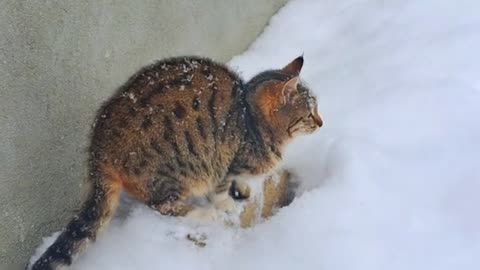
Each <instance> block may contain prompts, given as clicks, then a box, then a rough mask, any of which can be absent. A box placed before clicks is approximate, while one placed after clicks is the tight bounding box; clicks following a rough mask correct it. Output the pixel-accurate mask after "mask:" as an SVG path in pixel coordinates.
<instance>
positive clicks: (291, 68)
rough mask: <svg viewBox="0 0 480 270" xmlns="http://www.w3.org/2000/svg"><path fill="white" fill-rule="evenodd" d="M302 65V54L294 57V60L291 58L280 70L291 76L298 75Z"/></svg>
mask: <svg viewBox="0 0 480 270" xmlns="http://www.w3.org/2000/svg"><path fill="white" fill-rule="evenodd" d="M302 66H303V55H302V56H299V57H297V58H295V60H293V61H292V62H290V63H289V64H288V65H286V66H285V67H283V68H282V71H283V72H285V73H287V74H289V75H292V76H298V75H300V71H301V70H302Z"/></svg>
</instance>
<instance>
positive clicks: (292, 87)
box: [282, 76, 299, 105]
mask: <svg viewBox="0 0 480 270" xmlns="http://www.w3.org/2000/svg"><path fill="white" fill-rule="evenodd" d="M298 81H299V78H298V76H297V77H293V78H291V79H290V80H288V81H287V82H285V84H284V85H283V88H282V104H283V105H285V104H287V102H288V101H289V100H290V97H291V96H292V94H294V93H296V92H297V91H298V89H297V86H298Z"/></svg>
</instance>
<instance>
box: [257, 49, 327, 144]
mask: <svg viewBox="0 0 480 270" xmlns="http://www.w3.org/2000/svg"><path fill="white" fill-rule="evenodd" d="M302 66H303V56H300V57H297V58H296V59H294V60H293V61H292V62H290V63H289V64H288V65H286V66H285V67H283V68H282V69H278V70H269V71H265V72H262V73H260V74H258V75H257V76H255V77H254V78H252V80H250V82H249V86H250V89H251V90H252V93H253V95H251V97H250V98H253V99H254V100H252V101H253V102H255V103H256V105H257V110H260V112H261V114H262V116H263V118H264V119H265V120H266V121H267V122H268V123H269V124H270V125H271V126H272V128H273V129H274V130H275V131H277V132H280V133H282V134H284V135H285V136H287V137H288V138H293V137H296V136H297V135H302V134H310V133H312V132H314V131H315V130H317V129H318V128H320V127H321V126H322V125H323V121H322V118H321V117H320V115H319V114H318V110H317V100H316V97H315V95H313V93H312V92H311V91H310V90H309V89H308V88H307V87H306V86H305V85H304V84H303V83H302V82H300V79H299V76H300V71H301V69H302Z"/></svg>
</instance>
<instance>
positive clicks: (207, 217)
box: [186, 207, 218, 222]
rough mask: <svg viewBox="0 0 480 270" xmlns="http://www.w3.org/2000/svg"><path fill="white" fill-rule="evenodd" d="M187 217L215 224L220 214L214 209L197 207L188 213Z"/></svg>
mask: <svg viewBox="0 0 480 270" xmlns="http://www.w3.org/2000/svg"><path fill="white" fill-rule="evenodd" d="M186 217H187V218H191V219H194V220H197V221H201V222H213V221H215V220H217V219H218V213H217V209H215V208H213V207H197V208H194V209H193V210H191V211H190V212H188V214H187V215H186Z"/></svg>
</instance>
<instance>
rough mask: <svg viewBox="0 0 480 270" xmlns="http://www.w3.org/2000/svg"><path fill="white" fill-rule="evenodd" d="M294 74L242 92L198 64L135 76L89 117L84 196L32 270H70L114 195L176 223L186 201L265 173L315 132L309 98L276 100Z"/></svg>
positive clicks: (207, 64) (161, 66)
mask: <svg viewBox="0 0 480 270" xmlns="http://www.w3.org/2000/svg"><path fill="white" fill-rule="evenodd" d="M302 64H303V58H301V57H299V58H297V59H296V60H294V61H293V62H292V63H290V64H289V65H287V66H286V67H285V69H284V70H273V71H267V72H263V73H261V74H259V75H257V76H256V77H254V78H253V79H252V80H251V81H250V82H249V83H248V84H244V82H243V81H242V80H241V79H240V78H239V77H238V76H237V75H236V74H235V73H234V72H232V71H230V70H229V69H228V68H226V67H225V66H223V65H220V64H218V63H215V62H213V61H211V60H208V59H205V58H199V57H181V58H172V59H167V60H163V61H160V62H157V63H155V64H153V65H150V66H148V67H145V68H144V69H142V70H140V71H139V72H138V73H137V74H135V75H134V76H133V77H132V78H130V80H129V81H128V82H127V83H125V84H124V85H123V86H122V87H121V88H120V89H119V90H118V91H117V92H116V93H115V94H114V95H113V96H112V97H111V98H110V99H109V100H108V101H107V102H106V103H105V104H104V105H103V106H102V107H101V109H100V110H99V111H98V115H97V117H96V119H95V123H94V128H93V133H92V139H91V145H90V159H89V170H90V177H89V182H90V183H91V184H92V186H93V188H92V191H91V192H90V195H89V197H88V199H87V200H86V202H85V204H84V206H83V208H82V210H81V211H80V212H79V214H78V215H77V217H76V218H74V219H73V220H72V222H71V223H70V224H69V225H68V226H67V227H66V229H65V230H64V232H63V233H62V234H61V235H60V237H59V238H58V239H57V240H56V242H55V243H54V244H53V245H52V246H50V247H49V248H48V250H47V251H46V252H45V253H44V254H43V255H42V257H41V258H40V259H39V260H38V261H37V262H36V263H35V264H34V265H33V269H34V270H39V269H42V270H45V269H56V265H62V264H63V265H69V264H70V263H71V262H72V257H73V256H74V255H77V254H78V253H79V251H80V248H79V246H80V245H82V246H83V245H84V243H86V242H87V241H88V240H95V237H96V235H97V233H98V231H99V230H100V228H101V227H102V226H103V225H104V224H106V223H107V222H108V221H109V220H110V218H111V216H112V213H113V210H114V208H115V205H116V203H117V201H118V196H119V194H120V190H122V189H125V190H126V191H127V192H129V193H130V194H132V195H133V196H134V197H135V198H137V199H138V200H140V201H142V202H144V203H145V204H147V205H149V206H150V207H152V208H153V209H156V210H158V211H159V212H161V213H162V214H166V215H175V216H176V215H185V214H187V213H188V212H189V211H190V210H192V208H193V207H194V206H193V205H191V204H190V201H191V199H192V198H194V197H199V196H207V195H208V194H209V193H212V192H215V190H216V189H217V187H219V186H221V185H224V181H226V180H225V179H230V178H231V177H235V176H238V175H248V174H250V175H256V174H261V173H267V172H269V171H270V170H271V169H272V168H274V167H275V166H276V165H277V164H278V163H279V161H280V160H281V152H282V150H283V148H284V146H285V144H286V143H287V142H288V141H289V140H290V139H291V138H292V137H293V136H295V135H297V134H302V133H310V132H312V131H313V130H315V129H316V128H318V126H319V125H317V124H315V123H314V122H313V119H312V113H313V112H314V111H315V112H316V104H315V99H314V98H313V97H312V96H311V94H310V92H309V91H308V89H306V88H305V87H303V86H300V85H299V87H298V88H296V89H289V95H288V98H287V96H286V95H285V94H284V91H283V90H284V86H285V85H286V83H287V82H288V81H289V80H291V79H292V78H295V77H296V76H298V74H299V73H300V69H301V67H302ZM287 99H288V102H287V103H284V102H282V101H286V100H287ZM292 128H293V129H292ZM292 130H293V131H295V132H293V133H292ZM80 243H82V244H80Z"/></svg>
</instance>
